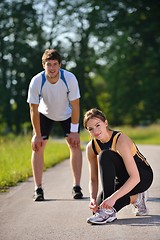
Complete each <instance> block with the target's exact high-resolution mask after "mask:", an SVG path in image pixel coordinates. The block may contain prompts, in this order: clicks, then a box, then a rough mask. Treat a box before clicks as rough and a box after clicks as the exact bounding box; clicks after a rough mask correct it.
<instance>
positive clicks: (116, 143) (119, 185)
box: [84, 108, 153, 224]
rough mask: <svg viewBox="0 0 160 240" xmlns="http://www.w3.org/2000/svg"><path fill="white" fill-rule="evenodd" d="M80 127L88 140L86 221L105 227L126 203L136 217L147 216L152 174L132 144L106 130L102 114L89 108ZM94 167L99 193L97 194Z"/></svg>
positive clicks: (118, 134) (105, 122)
mask: <svg viewBox="0 0 160 240" xmlns="http://www.w3.org/2000/svg"><path fill="white" fill-rule="evenodd" d="M84 127H85V128H86V129H87V130H88V131H89V133H90V136H91V138H92V140H91V141H90V142H89V143H88V144H87V147H86V154H87V159H88V161H89V172H90V182H89V191H90V203H89V208H90V209H91V210H92V212H93V213H94V215H93V216H91V217H89V218H88V219H87V222H88V223H91V224H105V223H107V222H113V221H114V220H116V212H118V211H119V210H120V209H122V208H123V207H125V206H126V205H128V204H130V203H131V204H133V205H134V206H135V208H136V209H137V212H136V215H137V216H141V215H147V208H146V204H145V201H146V199H145V198H146V194H145V192H146V190H147V189H148V188H149V187H150V186H151V184H152V181H153V171H152V169H151V167H150V165H149V163H148V162H147V160H146V158H145V157H144V156H143V155H142V154H141V153H140V152H139V150H138V148H137V146H136V145H135V144H134V143H133V141H132V140H131V139H130V138H129V137H127V136H126V135H124V134H122V133H121V132H118V131H113V130H111V129H109V127H108V121H107V119H106V117H105V115H104V114H103V113H102V112H101V111H100V110H98V109H96V108H93V109H90V110H89V111H88V112H86V114H85V116H84ZM98 168H99V169H100V176H101V182H102V189H103V191H102V194H101V195H100V196H101V197H100V198H99V200H97V194H98Z"/></svg>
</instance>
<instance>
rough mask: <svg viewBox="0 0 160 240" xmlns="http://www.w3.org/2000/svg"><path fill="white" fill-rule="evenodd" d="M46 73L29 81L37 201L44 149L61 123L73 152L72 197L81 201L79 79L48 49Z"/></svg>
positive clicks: (40, 198)
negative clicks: (51, 133) (56, 126)
mask: <svg viewBox="0 0 160 240" xmlns="http://www.w3.org/2000/svg"><path fill="white" fill-rule="evenodd" d="M42 66H43V68H44V71H43V72H40V73H39V74H37V75H36V76H34V77H33V78H32V80H31V82H30V85H29V90H28V99H27V102H28V103H29V106H30V117H31V123H32V126H33V132H34V135H33V137H32V158H31V162H32V171H33V178H34V183H35V191H34V197H33V200H34V201H43V200H44V192H43V188H42V175H43V166H44V158H43V155H44V149H45V146H46V143H47V140H48V138H49V135H50V132H51V129H52V126H53V125H54V123H55V122H59V123H60V124H61V127H62V129H63V132H64V136H65V139H66V142H67V145H68V147H69V150H70V162H71V169H72V173H73V174H72V175H73V189H72V195H73V198H74V199H81V198H82V197H83V194H82V192H81V187H80V178H81V169H82V152H81V148H80V137H79V116H80V106H79V98H80V92H79V86H78V82H77V79H76V77H75V76H74V75H73V74H72V73H71V72H68V71H66V70H63V69H61V56H60V54H59V53H58V52H57V51H56V50H55V49H47V50H46V51H45V52H44V54H43V56H42Z"/></svg>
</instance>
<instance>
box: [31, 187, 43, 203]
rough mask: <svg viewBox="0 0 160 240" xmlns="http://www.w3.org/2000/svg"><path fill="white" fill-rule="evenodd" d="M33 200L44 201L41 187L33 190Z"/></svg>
mask: <svg viewBox="0 0 160 240" xmlns="http://www.w3.org/2000/svg"><path fill="white" fill-rule="evenodd" d="M33 201H35V202H36V201H44V192H43V189H42V188H41V187H38V188H37V189H36V190H35V191H34V196H33Z"/></svg>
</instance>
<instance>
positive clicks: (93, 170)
mask: <svg viewBox="0 0 160 240" xmlns="http://www.w3.org/2000/svg"><path fill="white" fill-rule="evenodd" d="M86 155H87V159H88V164H89V193H90V204H89V208H90V209H91V210H92V211H93V212H96V211H97V209H98V206H97V203H96V198H97V193H98V162H97V155H95V153H94V151H93V149H92V142H91V141H90V142H89V143H88V145H87V147H86Z"/></svg>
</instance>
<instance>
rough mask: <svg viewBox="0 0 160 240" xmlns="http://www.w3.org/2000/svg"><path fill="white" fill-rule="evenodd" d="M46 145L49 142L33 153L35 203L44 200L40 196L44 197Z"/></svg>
mask: <svg viewBox="0 0 160 240" xmlns="http://www.w3.org/2000/svg"><path fill="white" fill-rule="evenodd" d="M46 143H47V140H45V141H44V143H43V146H42V147H41V148H40V149H39V151H37V152H35V151H32V157H31V164H32V172H33V179H34V185H35V195H34V200H35V201H42V200H44V199H43V197H41V196H39V195H43V193H42V176H43V167H44V148H45V145H46ZM37 189H38V190H37ZM37 191H38V192H37ZM38 193H40V194H38ZM41 193H42V194H41Z"/></svg>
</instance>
